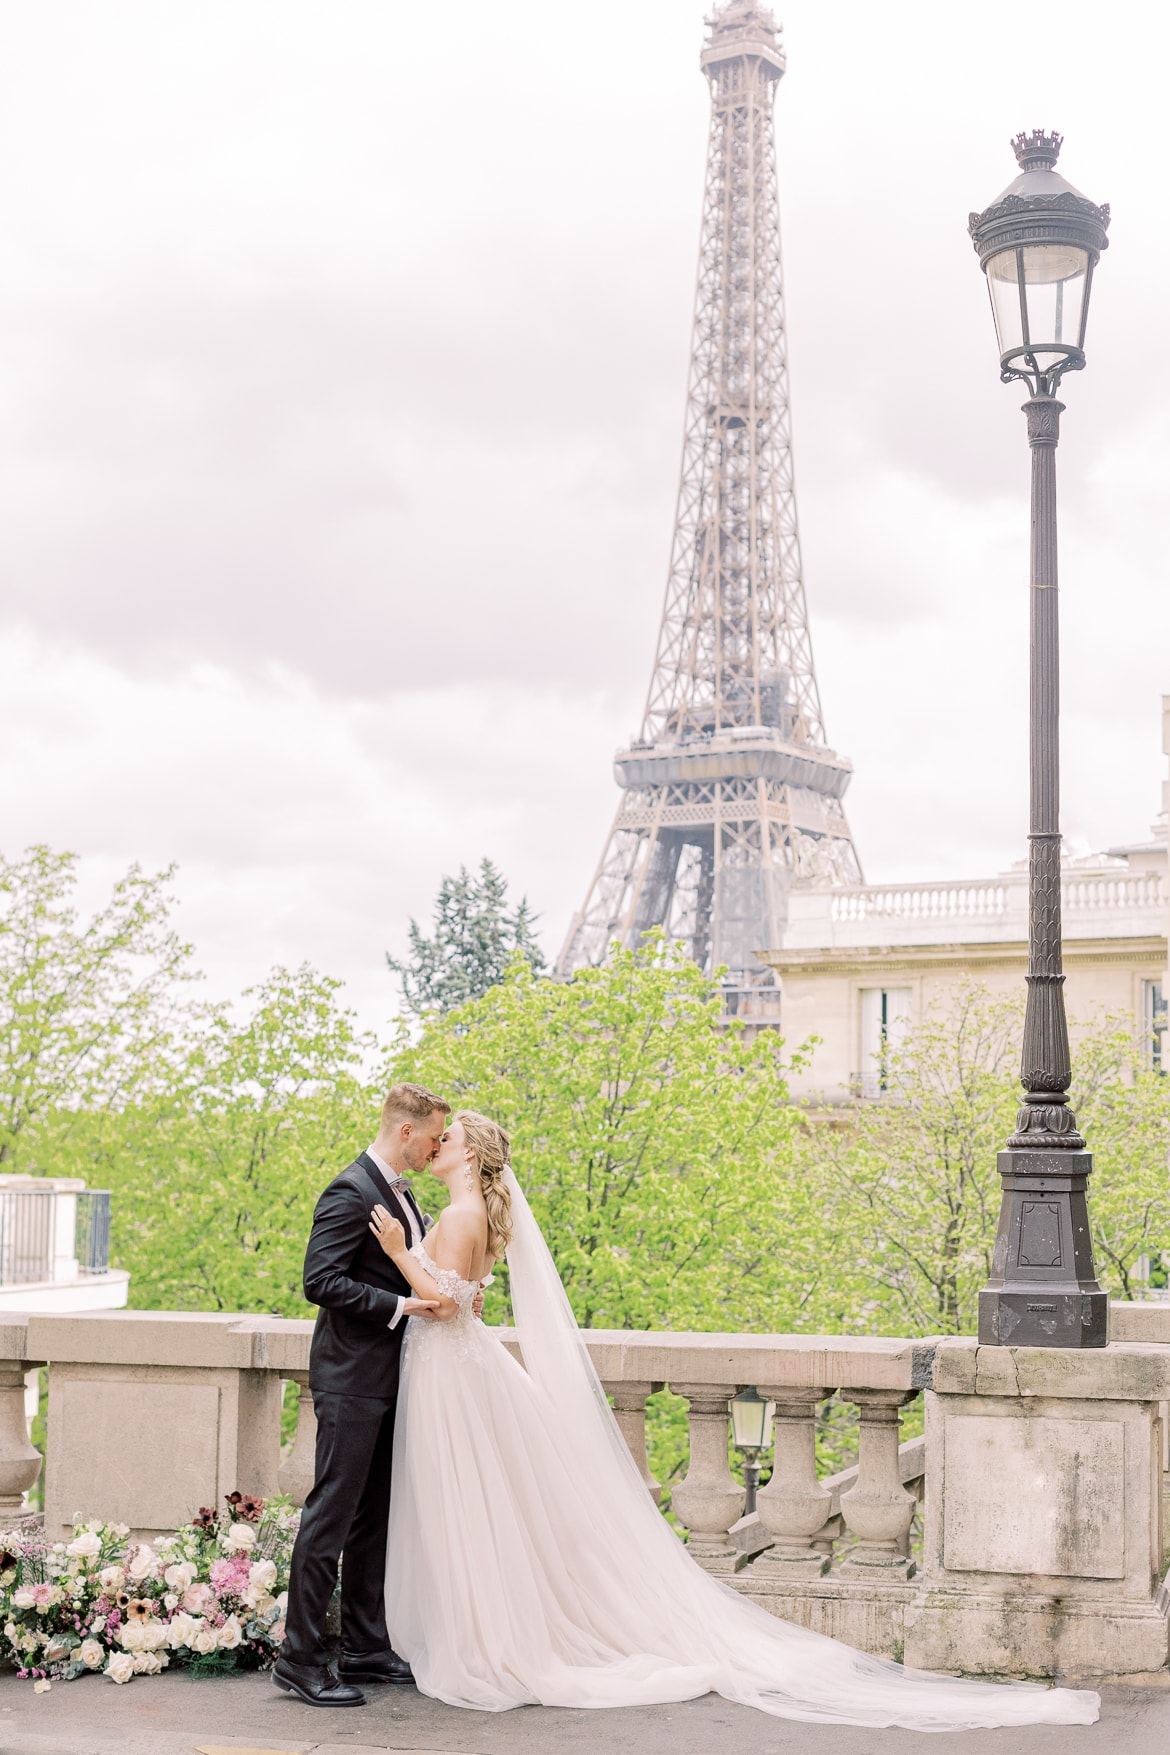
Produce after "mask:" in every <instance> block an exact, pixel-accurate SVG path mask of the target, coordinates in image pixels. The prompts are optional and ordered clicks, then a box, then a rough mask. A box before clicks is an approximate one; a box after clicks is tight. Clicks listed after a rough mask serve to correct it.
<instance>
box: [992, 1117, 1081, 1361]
mask: <svg viewBox="0 0 1170 1755" xmlns="http://www.w3.org/2000/svg"><path fill="white" fill-rule="evenodd" d="M998 1163H999V1173H1000V1177H1001V1180H1002V1182H1003V1204H1002V1206H1001V1208H1000V1215H999V1232H998V1234H997V1236H996V1240H995V1255H994V1257H993V1260H992V1274H991V1279H990V1280H989V1281H988V1283H987V1285H986V1286H985V1287H984V1289H983V1291H981V1292H980V1294H979V1341H980V1345H982V1346H985V1347H1009V1346H1011V1347H1077V1348H1085V1347H1104V1346H1105V1345H1107V1343H1108V1340H1109V1295H1108V1293H1107V1292H1106V1291H1105V1290H1104V1289H1103V1288H1102V1287H1101V1286H1100V1285H1099V1284H1098V1281H1097V1276H1096V1273H1095V1271H1094V1267H1093V1249H1092V1240H1091V1237H1090V1233H1089V1213H1088V1202H1087V1199H1086V1194H1085V1184H1086V1181H1087V1179H1088V1176H1089V1173H1090V1171H1091V1170H1092V1168H1093V1157H1092V1153H1091V1152H1076V1151H1073V1152H1069V1151H1059V1150H1055V1151H1054V1150H1052V1149H1048V1150H1045V1151H1025V1150H1020V1149H1012V1148H1009V1149H1008V1150H1007V1151H1004V1152H1000V1154H999V1158H998Z"/></svg>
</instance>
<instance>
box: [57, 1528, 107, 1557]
mask: <svg viewBox="0 0 1170 1755" xmlns="http://www.w3.org/2000/svg"><path fill="white" fill-rule="evenodd" d="M101 1551H102V1539H101V1537H100V1536H95V1535H94V1533H93V1531H92V1530H86V1531H85V1532H84V1534H82V1535H80V1536H75V1537H74V1538H73V1540H72V1541H71V1542H69V1543H67V1545H66V1548H65V1552H66V1553H67V1554H68V1555H70V1556H71V1558H72V1559H74V1560H96V1559H97V1557H98V1555H99V1554H100V1553H101Z"/></svg>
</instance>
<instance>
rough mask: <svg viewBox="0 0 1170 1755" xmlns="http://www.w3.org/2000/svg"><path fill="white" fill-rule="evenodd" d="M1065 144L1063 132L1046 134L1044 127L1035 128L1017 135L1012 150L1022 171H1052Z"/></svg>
mask: <svg viewBox="0 0 1170 1755" xmlns="http://www.w3.org/2000/svg"><path fill="white" fill-rule="evenodd" d="M1063 145H1064V135H1063V134H1056V133H1053V134H1045V132H1044V130H1043V129H1042V128H1033V130H1032V132H1031V133H1030V134H1017V135H1016V137H1015V139H1014V140H1013V141H1012V151H1013V152H1014V153H1015V155H1016V163H1017V164H1018V165H1019V167H1020V169H1021V170H1022V171H1050V170H1051V169H1052V167H1053V166H1054V165H1055V163H1056V161H1057V159H1058V158H1059V157H1060V149H1061V147H1062V146H1063Z"/></svg>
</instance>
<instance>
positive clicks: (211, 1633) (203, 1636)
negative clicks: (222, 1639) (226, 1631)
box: [191, 1627, 219, 1656]
mask: <svg viewBox="0 0 1170 1755" xmlns="http://www.w3.org/2000/svg"><path fill="white" fill-rule="evenodd" d="M218 1644H219V1641H218V1640H217V1639H216V1637H215V1628H214V1627H201V1628H200V1629H199V1631H198V1633H197V1634H196V1635H195V1637H194V1638H193V1639H192V1640H191V1650H192V1651H197V1652H198V1653H199V1654H200V1656H203V1655H205V1654H206V1653H207V1652H211V1651H214V1650H215V1649H216V1647H217V1646H218Z"/></svg>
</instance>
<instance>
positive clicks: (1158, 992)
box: [1142, 981, 1170, 1073]
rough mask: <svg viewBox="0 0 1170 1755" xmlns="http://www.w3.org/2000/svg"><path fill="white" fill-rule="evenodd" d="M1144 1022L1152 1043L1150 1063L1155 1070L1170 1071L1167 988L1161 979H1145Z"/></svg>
mask: <svg viewBox="0 0 1170 1755" xmlns="http://www.w3.org/2000/svg"><path fill="white" fill-rule="evenodd" d="M1142 994H1143V1005H1142V1011H1143V1014H1144V1015H1143V1018H1142V1023H1143V1026H1144V1029H1145V1033H1146V1040H1147V1041H1148V1042H1149V1044H1150V1064H1151V1065H1152V1066H1153V1068H1154V1070H1155V1072H1160V1073H1166V1072H1170V1042H1168V1041H1167V1038H1166V1026H1167V1015H1166V990H1165V988H1164V987H1163V986H1162V983H1161V982H1160V981H1143V982H1142Z"/></svg>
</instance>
